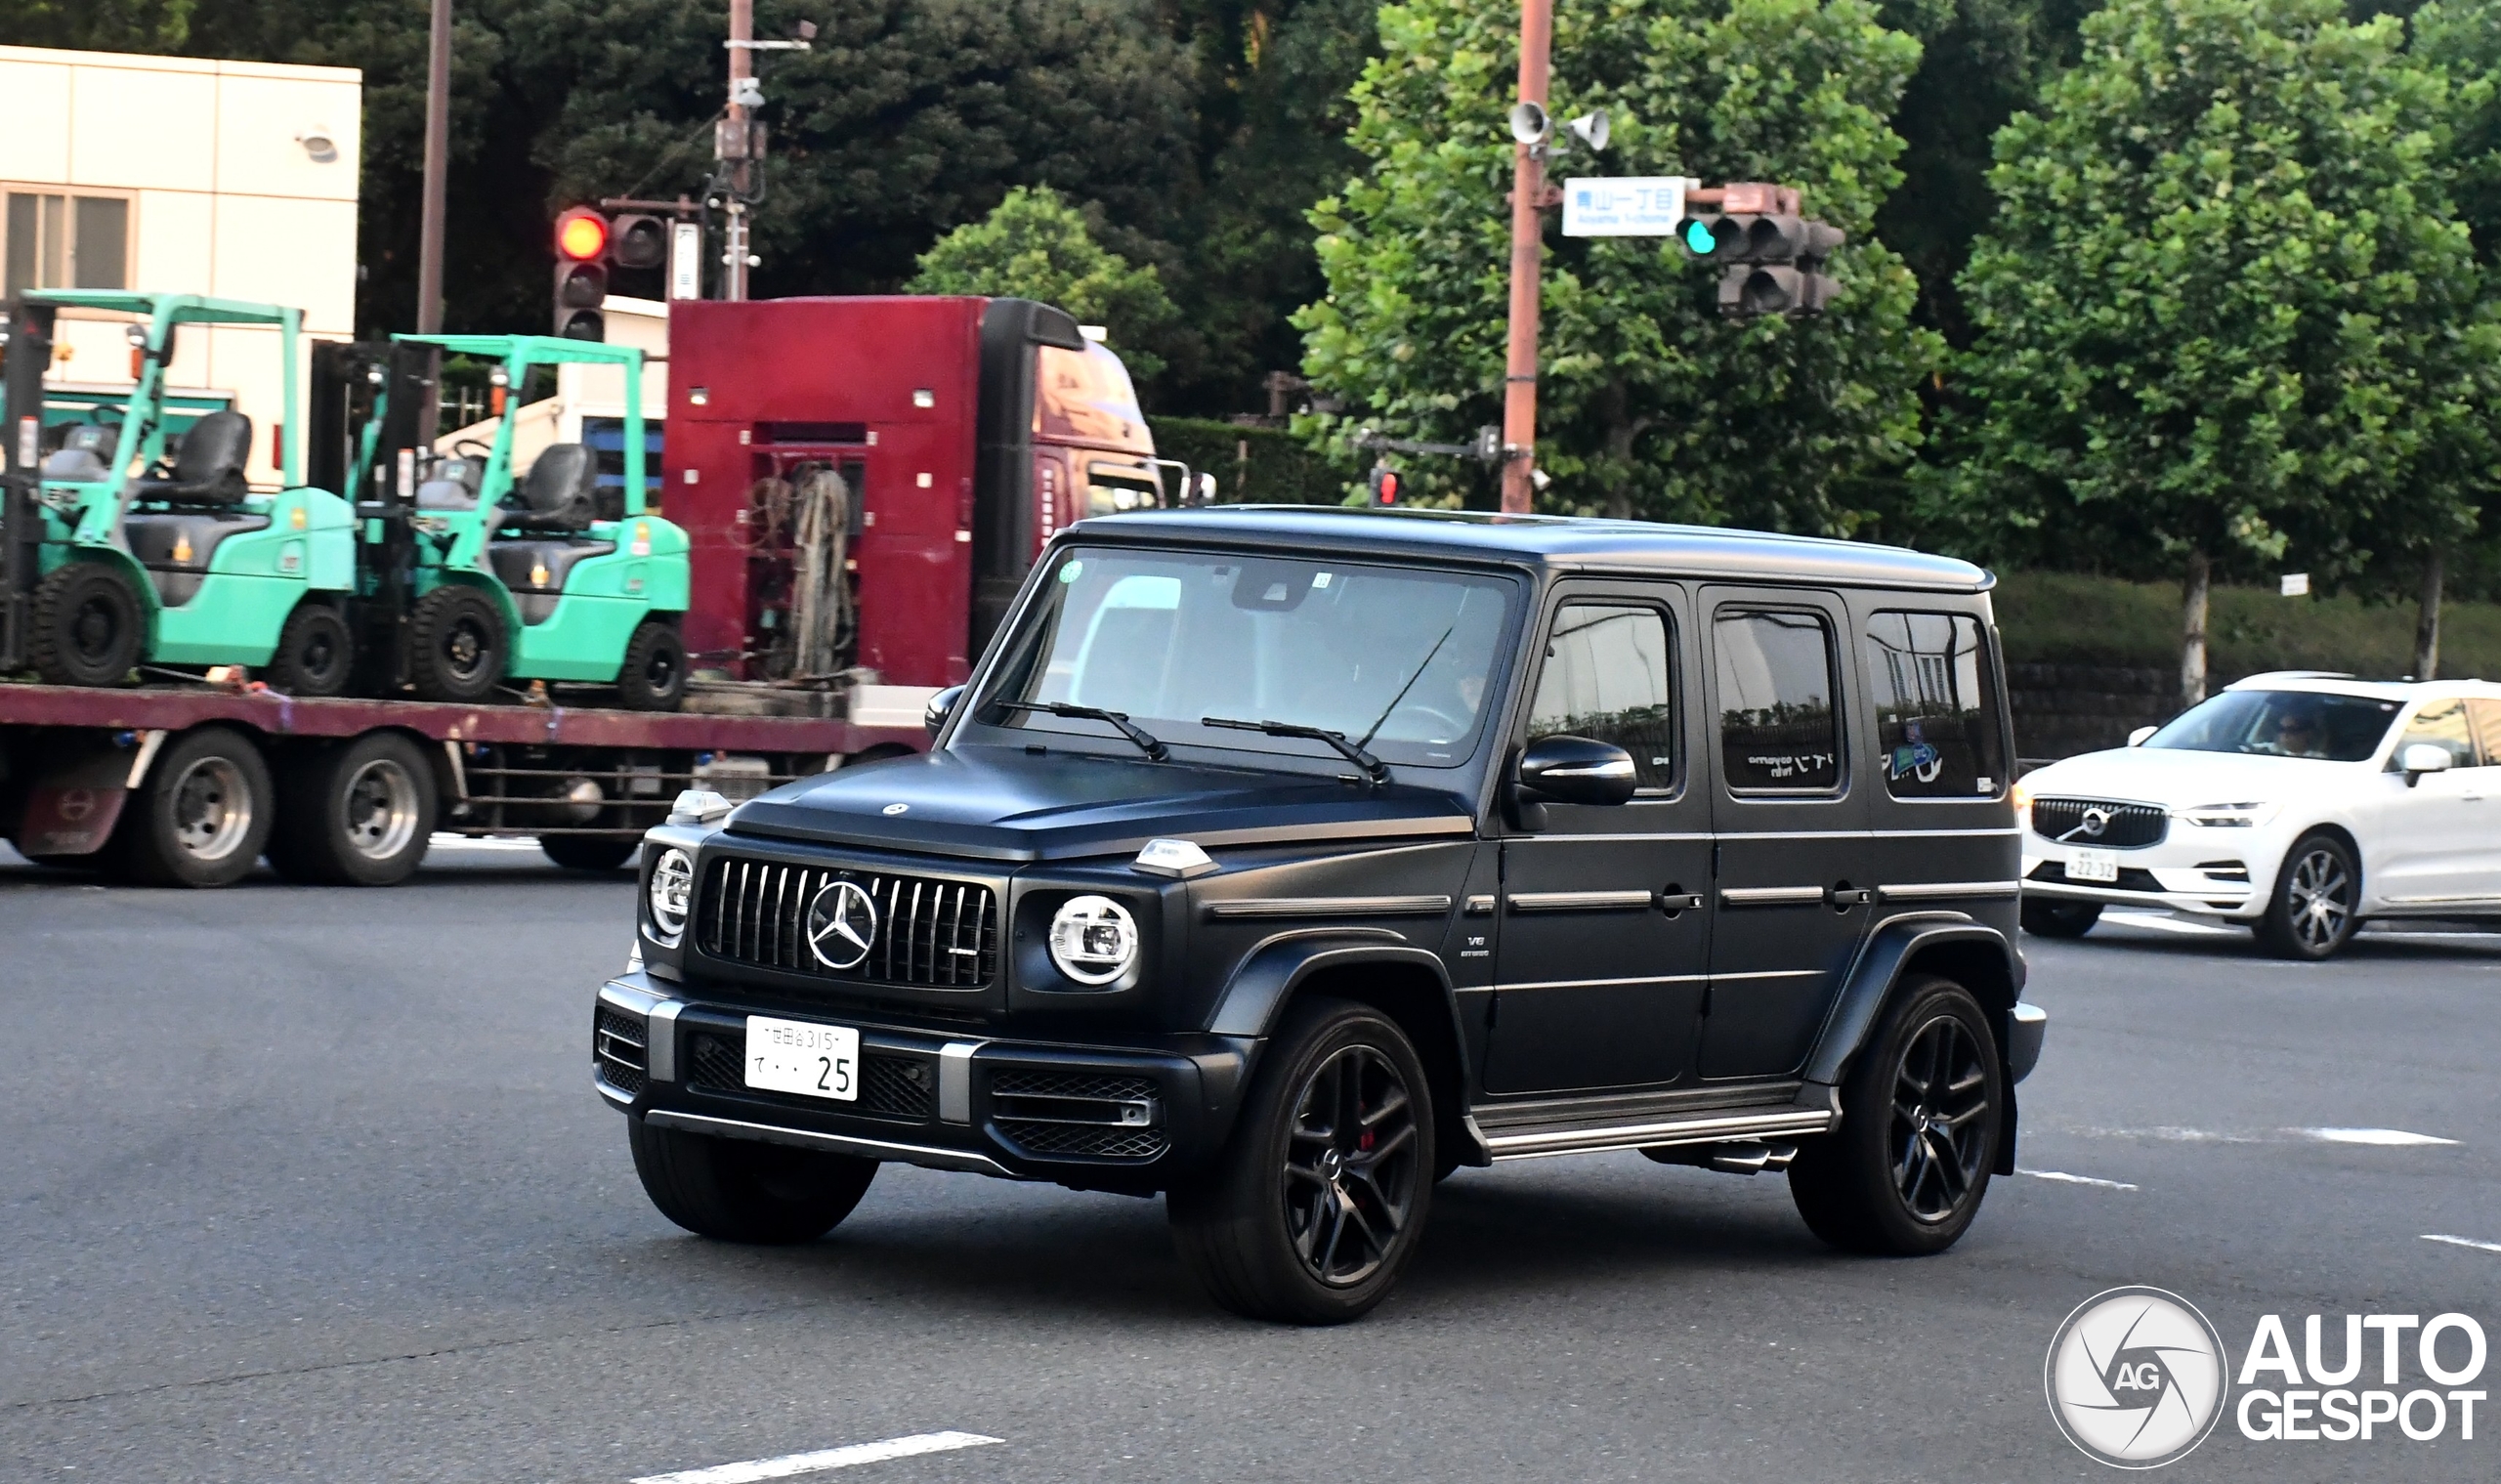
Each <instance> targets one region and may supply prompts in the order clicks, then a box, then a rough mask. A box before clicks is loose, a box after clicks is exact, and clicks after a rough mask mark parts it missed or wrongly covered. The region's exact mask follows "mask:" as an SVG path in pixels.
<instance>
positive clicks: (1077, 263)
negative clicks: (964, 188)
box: [904, 187, 1174, 378]
mask: <svg viewBox="0 0 2501 1484" xmlns="http://www.w3.org/2000/svg"><path fill="white" fill-rule="evenodd" d="M919 268H920V271H919V272H918V273H917V274H915V275H913V276H912V279H911V282H909V283H907V284H905V285H904V290H905V292H907V293H914V294H985V295H989V296H992V297H995V298H1018V299H1039V300H1041V301H1042V302H1043V303H1045V304H1056V305H1058V306H1059V307H1060V308H1061V309H1064V310H1066V311H1068V312H1069V313H1070V314H1072V315H1075V316H1076V317H1077V318H1078V319H1079V321H1080V322H1081V323H1086V324H1100V325H1103V326H1105V327H1107V328H1108V329H1109V330H1110V331H1111V343H1112V344H1113V345H1114V346H1115V347H1117V348H1118V349H1119V351H1120V353H1121V359H1122V360H1123V362H1125V363H1126V364H1127V366H1128V368H1129V373H1130V374H1131V375H1132V376H1135V377H1139V378H1144V377H1150V376H1153V375H1155V374H1157V373H1158V372H1160V371H1162V370H1163V369H1164V361H1163V360H1162V359H1161V358H1159V357H1157V356H1156V355H1155V354H1154V353H1153V352H1152V351H1151V350H1150V349H1148V347H1151V346H1153V345H1154V344H1155V343H1157V341H1159V340H1160V339H1162V338H1163V336H1164V335H1165V334H1166V332H1167V331H1168V330H1169V329H1170V327H1171V324H1172V321H1173V318H1174V313H1173V309H1172V301H1171V300H1170V299H1169V298H1168V297H1166V295H1165V292H1164V284H1163V283H1162V282H1161V281H1160V280H1159V279H1158V278H1157V277H1156V276H1155V270H1154V269H1152V268H1140V267H1138V266H1136V265H1135V264H1132V263H1130V262H1129V261H1128V260H1127V259H1126V258H1123V257H1122V256H1121V255H1120V254H1118V253H1116V252H1112V251H1109V250H1107V249H1106V248H1105V247H1104V246H1103V244H1102V243H1100V242H1097V241H1096V240H1094V234H1093V233H1092V232H1091V231H1090V230H1089V227H1088V223H1087V221H1086V217H1085V213H1083V212H1081V211H1080V210H1078V209H1077V208H1076V207H1074V206H1071V205H1070V204H1069V203H1068V202H1067V201H1065V200H1063V199H1061V198H1060V196H1059V193H1058V192H1056V191H1051V190H1049V189H1048V188H1046V187H1042V188H1036V189H1033V190H1027V189H1024V188H1022V187H1019V188H1018V189H1016V190H1014V191H1009V192H1007V199H1005V200H1003V201H1001V202H999V203H998V207H997V209H996V210H995V211H993V212H992V213H991V214H990V215H989V216H987V217H984V218H983V219H982V220H980V221H978V222H969V223H966V224H965V225H964V226H961V227H958V228H956V229H955V230H954V232H951V233H947V234H946V235H945V236H943V237H940V238H939V239H938V245H936V246H935V247H932V248H930V249H929V250H928V251H927V252H925V253H923V254H921V255H920V265H919Z"/></svg>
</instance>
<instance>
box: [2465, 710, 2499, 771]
mask: <svg viewBox="0 0 2501 1484" xmlns="http://www.w3.org/2000/svg"><path fill="white" fill-rule="evenodd" d="M2466 714H2467V715H2468V717H2470V718H2471V719H2472V720H2473V721H2474V722H2475V733H2476V736H2477V737H2478V738H2480V740H2481V741H2482V743H2483V766H2485V767H2487V768H2491V767H2501V700H2470V701H2468V702H2467V703H2466Z"/></svg>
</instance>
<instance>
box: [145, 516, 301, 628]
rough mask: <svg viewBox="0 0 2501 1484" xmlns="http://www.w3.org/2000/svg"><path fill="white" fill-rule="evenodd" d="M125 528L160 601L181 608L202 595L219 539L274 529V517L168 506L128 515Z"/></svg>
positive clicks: (169, 606)
mask: <svg viewBox="0 0 2501 1484" xmlns="http://www.w3.org/2000/svg"><path fill="white" fill-rule="evenodd" d="M121 529H122V533H123V535H124V536H126V537H127V538H128V539H129V541H130V554H131V555H132V556H134V557H136V558H138V559H139V565H140V566H142V567H145V568H147V569H148V581H149V582H152V583H154V584H155V587H156V597H157V600H158V601H159V602H161V603H163V604H164V605H165V606H166V607H167V608H180V607H182V606H183V605H184V604H186V603H189V602H190V601H191V599H192V598H193V597H194V596H196V595H197V594H198V592H199V585H200V583H201V581H202V580H204V579H205V578H206V577H207V576H208V564H209V560H210V559H211V558H213V557H215V556H216V555H217V548H218V546H219V544H220V543H221V542H223V541H224V540H225V539H226V538H227V537H228V536H237V535H241V534H243V533H244V532H246V531H251V530H269V529H270V518H269V517H268V516H265V515H245V514H243V513H242V512H240V511H166V512H163V513H143V514H140V515H134V516H130V517H127V518H126V519H124V520H123V522H122V523H121Z"/></svg>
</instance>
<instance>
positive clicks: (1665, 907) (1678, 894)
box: [1658, 881, 1702, 917]
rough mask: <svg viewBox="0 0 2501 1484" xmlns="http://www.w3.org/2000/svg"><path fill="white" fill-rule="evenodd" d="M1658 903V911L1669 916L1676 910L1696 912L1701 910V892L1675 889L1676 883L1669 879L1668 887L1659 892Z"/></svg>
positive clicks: (1676, 911)
mask: <svg viewBox="0 0 2501 1484" xmlns="http://www.w3.org/2000/svg"><path fill="white" fill-rule="evenodd" d="M1658 905H1659V911H1661V912H1666V913H1667V914H1668V915H1669V916H1671V917H1673V916H1674V915H1675V914H1676V913H1678V912H1700V911H1702V893H1700V892H1698V891H1681V890H1679V889H1677V886H1676V883H1674V881H1671V882H1669V883H1668V889H1667V890H1666V891H1663V892H1661V893H1659V904H1658Z"/></svg>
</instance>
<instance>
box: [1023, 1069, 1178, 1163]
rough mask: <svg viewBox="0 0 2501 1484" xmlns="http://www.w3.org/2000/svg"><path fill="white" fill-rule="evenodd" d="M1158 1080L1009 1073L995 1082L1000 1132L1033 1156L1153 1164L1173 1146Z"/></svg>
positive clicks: (1088, 1074)
mask: <svg viewBox="0 0 2501 1484" xmlns="http://www.w3.org/2000/svg"><path fill="white" fill-rule="evenodd" d="M1155 1090H1156V1089H1155V1081H1154V1080H1153V1079H1151V1078H1144V1077H1129V1076H1124V1075H1122V1074H1119V1073H1096V1072H1042V1071H1033V1070H1026V1069H1007V1070H1002V1071H1000V1072H997V1073H996V1074H994V1075H993V1076H992V1078H991V1081H990V1111H991V1116H992V1117H993V1118H994V1119H995V1120H996V1121H997V1124H998V1131H999V1132H1000V1133H1002V1134H1004V1135H1006V1136H1007V1137H1008V1138H1010V1139H1012V1140H1014V1141H1015V1142H1016V1144H1017V1145H1018V1146H1019V1147H1020V1148H1022V1149H1023V1150H1024V1151H1025V1152H1026V1153H1028V1154H1038V1155H1060V1156H1075V1157H1077V1158H1081V1159H1093V1160H1151V1159H1154V1158H1155V1157H1156V1156H1157V1155H1160V1154H1162V1153H1163V1152H1164V1150H1165V1147H1166V1144H1167V1143H1168V1142H1169V1140H1168V1138H1167V1137H1166V1133H1165V1130H1164V1127H1163V1124H1164V1106H1163V1104H1162V1103H1161V1102H1159V1101H1158V1100H1157V1099H1156V1095H1155Z"/></svg>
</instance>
